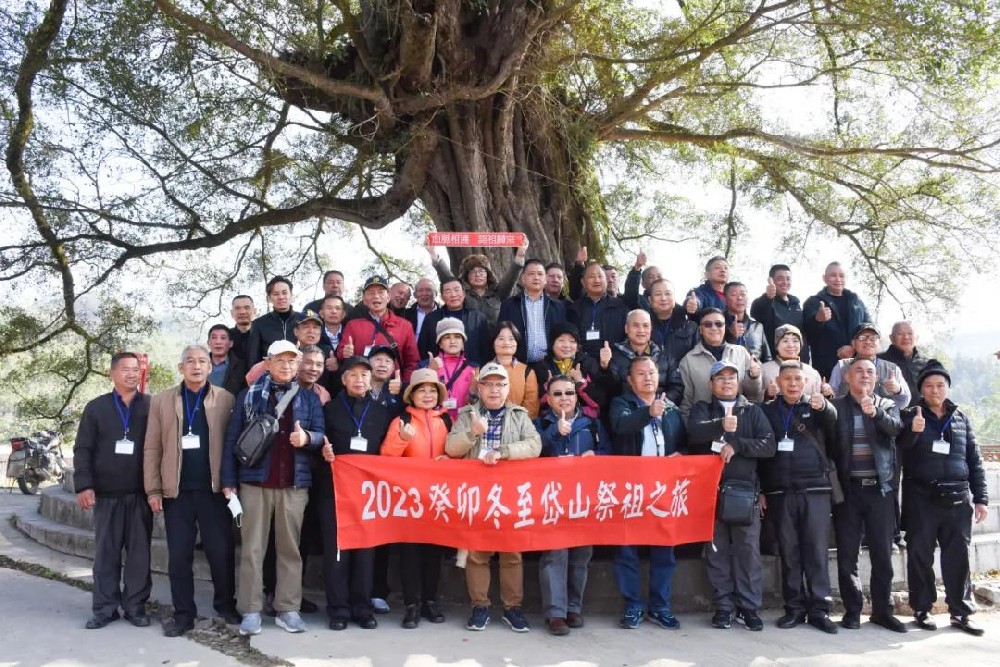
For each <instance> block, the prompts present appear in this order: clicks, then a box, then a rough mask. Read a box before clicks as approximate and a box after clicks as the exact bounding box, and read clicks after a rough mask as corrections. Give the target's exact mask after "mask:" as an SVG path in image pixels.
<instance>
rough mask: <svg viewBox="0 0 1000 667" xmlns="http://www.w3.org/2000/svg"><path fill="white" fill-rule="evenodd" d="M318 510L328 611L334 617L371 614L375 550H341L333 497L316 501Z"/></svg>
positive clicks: (344, 617) (343, 617)
mask: <svg viewBox="0 0 1000 667" xmlns="http://www.w3.org/2000/svg"><path fill="white" fill-rule="evenodd" d="M316 510H317V512H316V513H317V517H318V518H319V528H320V535H321V537H322V539H323V586H324V588H325V589H326V613H327V614H328V615H329V617H330V618H331V619H334V618H342V619H346V618H352V617H353V618H358V617H360V616H369V615H371V613H372V577H373V576H374V574H373V573H374V567H375V549H344V550H343V551H341V550H339V549H338V548H337V513H336V509H335V507H334V503H333V498H327V499H326V500H325V501H321V502H319V503H317V506H316Z"/></svg>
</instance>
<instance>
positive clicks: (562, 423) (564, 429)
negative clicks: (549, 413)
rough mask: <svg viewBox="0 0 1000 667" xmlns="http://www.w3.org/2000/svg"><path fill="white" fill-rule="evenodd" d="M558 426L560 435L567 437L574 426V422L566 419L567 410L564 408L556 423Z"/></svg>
mask: <svg viewBox="0 0 1000 667" xmlns="http://www.w3.org/2000/svg"><path fill="white" fill-rule="evenodd" d="M556 428H558V429H559V435H561V436H563V437H566V436H567V435H569V434H570V431H571V430H572V428H573V424H572V423H571V422H570V421H569V420H568V419H566V411H565V410H562V411H561V412H560V415H559V421H558V422H557V423H556Z"/></svg>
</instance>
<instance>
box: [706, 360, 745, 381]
mask: <svg viewBox="0 0 1000 667" xmlns="http://www.w3.org/2000/svg"><path fill="white" fill-rule="evenodd" d="M726 369H731V370H734V371H736V375H737V376H739V374H740V369H739V366H737V365H736V364H734V363H733V362H731V361H716V362H715V363H714V364H712V370H711V372H710V373H709V375H708V377H709V379H711V378H714V377H715V376H716V375H718V374H719V373H721V372H722V371H724V370H726Z"/></svg>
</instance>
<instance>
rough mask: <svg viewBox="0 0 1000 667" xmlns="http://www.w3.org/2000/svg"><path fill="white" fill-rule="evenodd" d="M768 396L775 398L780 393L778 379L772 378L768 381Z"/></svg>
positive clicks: (766, 390) (766, 391)
mask: <svg viewBox="0 0 1000 667" xmlns="http://www.w3.org/2000/svg"><path fill="white" fill-rule="evenodd" d="M764 391H765V393H766V394H767V397H768V398H774V397H775V396H777V395H778V381H777V380H775V379H774V378H771V381H770V382H768V383H767V389H765V390H764Z"/></svg>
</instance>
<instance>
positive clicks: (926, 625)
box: [913, 611, 937, 630]
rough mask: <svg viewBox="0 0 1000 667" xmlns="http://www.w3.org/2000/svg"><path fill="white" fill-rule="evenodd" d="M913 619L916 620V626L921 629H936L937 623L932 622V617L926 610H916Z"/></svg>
mask: <svg viewBox="0 0 1000 667" xmlns="http://www.w3.org/2000/svg"><path fill="white" fill-rule="evenodd" d="M913 619H914V620H915V621H916V622H917V627H918V628H920V629H921V630H937V623H935V622H934V617H933V616H931V615H930V614H928V613H927V612H926V611H918V612H917V613H916V614H914V615H913Z"/></svg>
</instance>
